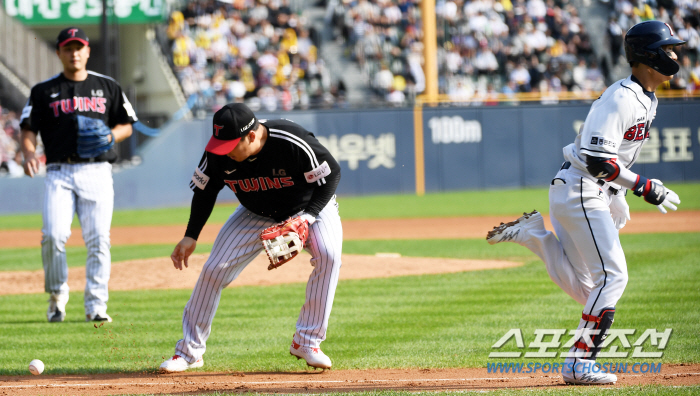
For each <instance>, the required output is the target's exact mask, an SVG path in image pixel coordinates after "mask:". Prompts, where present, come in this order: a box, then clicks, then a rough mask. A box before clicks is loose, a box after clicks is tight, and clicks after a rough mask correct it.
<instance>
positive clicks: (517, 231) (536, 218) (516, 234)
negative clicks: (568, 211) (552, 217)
mask: <svg viewBox="0 0 700 396" xmlns="http://www.w3.org/2000/svg"><path fill="white" fill-rule="evenodd" d="M535 228H539V229H542V230H544V229H545V228H544V219H543V218H542V214H540V212H538V211H536V210H533V211H532V212H530V213H523V215H522V216H520V217H519V218H518V219H517V220H514V221H511V222H509V223H501V225H499V226H496V227H493V230H491V231H489V233H488V234H486V241H488V243H490V244H491V245H495V244H497V243H499V242H515V243H520V242H522V241H523V234H524V233H525V232H526V231H527V230H530V229H535Z"/></svg>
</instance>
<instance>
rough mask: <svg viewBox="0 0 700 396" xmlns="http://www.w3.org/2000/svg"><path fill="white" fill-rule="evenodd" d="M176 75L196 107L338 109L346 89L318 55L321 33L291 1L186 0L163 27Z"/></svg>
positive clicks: (207, 108) (213, 108)
mask: <svg viewBox="0 0 700 396" xmlns="http://www.w3.org/2000/svg"><path fill="white" fill-rule="evenodd" d="M166 34H167V38H168V40H169V43H168V45H169V46H170V48H172V59H173V64H174V68H175V70H176V73H177V76H178V78H179V80H180V83H181V85H182V88H183V91H184V93H185V95H186V96H188V97H190V96H191V95H193V94H196V95H198V102H197V104H196V107H197V108H199V109H206V110H216V109H218V108H219V107H221V106H222V105H224V104H226V103H230V102H235V101H238V102H245V103H246V104H248V105H249V106H250V107H251V109H253V110H259V109H264V110H268V111H274V110H277V109H280V110H291V109H296V108H301V109H305V108H323V107H332V106H342V105H344V101H345V86H344V84H343V82H342V80H340V81H334V80H332V78H331V73H330V71H329V70H328V69H327V67H326V65H325V64H324V62H323V61H322V60H321V59H319V57H318V52H319V46H320V44H321V43H320V36H319V34H317V32H316V31H315V30H314V29H313V28H311V27H309V26H308V23H307V21H306V20H305V18H303V17H300V16H299V15H298V14H297V13H295V12H294V11H293V10H292V9H291V8H290V6H289V0H236V1H232V2H218V1H214V0H199V1H189V2H187V3H186V5H185V8H184V9H181V10H177V11H174V12H172V13H171V15H170V20H169V24H168V27H167V30H166Z"/></svg>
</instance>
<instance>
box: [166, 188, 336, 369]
mask: <svg viewBox="0 0 700 396" xmlns="http://www.w3.org/2000/svg"><path fill="white" fill-rule="evenodd" d="M273 224H275V221H274V220H272V219H270V218H268V217H262V216H258V215H256V214H254V213H252V212H251V211H249V210H248V209H246V208H244V207H243V205H239V206H238V207H237V208H236V210H235V211H234V212H233V214H232V215H231V217H229V219H228V220H227V221H226V223H225V224H224V226H223V227H222V228H221V230H220V231H219V234H218V235H217V237H216V240H215V241H214V246H213V247H212V251H211V254H210V255H209V258H208V259H207V262H206V263H205V264H204V267H203V268H202V272H201V274H200V275H199V280H198V281H197V285H196V286H195V287H194V290H193V291H192V295H191V296H190V299H189V301H188V302H187V305H185V310H184V312H183V315H182V332H183V339H181V340H179V341H178V342H177V345H176V346H175V354H176V355H180V356H182V357H184V358H185V360H187V361H189V362H194V361H196V360H197V359H199V358H200V357H202V355H203V354H204V352H205V350H206V341H207V339H208V338H209V334H210V332H211V324H212V321H213V320H214V315H215V313H216V309H217V307H218V306H219V301H220V299H221V291H222V290H223V289H224V288H225V287H226V286H228V284H229V283H231V282H233V281H234V280H235V279H236V278H237V277H238V275H239V274H240V273H241V272H242V271H243V270H244V269H245V267H246V266H248V264H250V263H251V262H252V261H253V259H254V258H255V257H257V256H258V254H260V252H262V250H263V247H262V243H260V240H259V239H258V236H259V234H260V231H262V230H264V229H265V228H267V227H269V226H271V225H273ZM342 243H343V230H342V225H341V222H340V216H339V215H338V206H337V204H336V202H335V199H331V201H330V202H329V203H328V205H326V207H325V208H324V209H323V210H322V211H321V213H319V215H318V217H317V218H316V222H314V224H312V225H311V226H310V227H309V238H308V240H307V244H306V247H305V249H306V250H307V251H309V252H310V253H311V264H312V265H313V266H314V269H313V271H312V272H311V275H310V276H309V280H308V282H307V284H306V300H305V302H304V305H303V306H302V307H301V312H300V313H299V318H298V320H297V324H296V332H295V333H294V341H295V342H296V343H297V344H299V345H302V346H311V347H319V345H320V344H321V342H322V341H323V340H325V339H326V330H327V328H328V318H329V317H330V314H331V308H332V307H333V298H334V296H335V289H336V286H337V285H338V276H339V274H340V266H341V259H340V255H341V250H342Z"/></svg>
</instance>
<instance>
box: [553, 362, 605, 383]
mask: <svg viewBox="0 0 700 396" xmlns="http://www.w3.org/2000/svg"><path fill="white" fill-rule="evenodd" d="M567 361H568V359H567ZM575 362H576V363H575V365H574V366H573V367H574V369H573V370H562V378H563V379H564V382H566V383H567V384H569V385H606V384H610V385H612V384H614V383H615V382H617V376H616V375H615V374H612V373H606V372H604V371H603V370H602V369H601V368H600V364H598V365H596V362H595V360H590V359H577V360H576V361H575ZM596 367H597V368H598V370H595V369H594V368H596Z"/></svg>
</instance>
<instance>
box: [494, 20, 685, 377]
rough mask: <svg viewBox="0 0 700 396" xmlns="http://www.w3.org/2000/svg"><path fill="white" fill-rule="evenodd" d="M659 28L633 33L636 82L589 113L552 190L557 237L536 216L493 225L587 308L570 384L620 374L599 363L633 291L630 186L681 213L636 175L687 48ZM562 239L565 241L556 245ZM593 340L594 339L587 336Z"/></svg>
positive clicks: (615, 89)
mask: <svg viewBox="0 0 700 396" xmlns="http://www.w3.org/2000/svg"><path fill="white" fill-rule="evenodd" d="M684 43H685V42H684V41H682V40H679V39H678V38H677V36H675V34H674V32H673V30H672V29H671V27H670V26H669V25H668V24H666V23H663V22H660V21H647V22H642V23H639V24H637V25H634V26H633V27H632V28H630V29H629V31H628V32H627V35H626V36H625V54H626V56H627V60H628V61H629V63H630V65H631V66H632V75H631V76H629V77H628V78H626V79H623V80H620V81H617V82H616V83H614V84H612V85H611V86H610V87H608V89H606V90H605V92H604V93H603V94H602V96H601V97H600V98H598V100H596V101H595V102H594V103H593V105H592V106H591V110H590V112H589V113H588V116H587V117H586V121H585V123H584V125H583V127H582V129H581V131H580V133H579V135H578V136H577V137H576V140H575V142H574V143H573V144H570V145H568V146H566V147H564V149H563V151H564V158H565V160H566V162H564V165H563V166H562V167H561V169H560V170H559V172H558V173H557V174H556V176H555V177H554V179H553V180H552V183H551V186H550V189H549V205H550V215H551V219H552V224H553V225H554V230H555V231H556V236H555V235H554V234H553V233H552V232H550V231H547V230H546V229H545V228H544V222H543V220H542V215H541V214H540V213H538V212H537V211H534V212H532V213H526V214H525V215H524V216H522V217H520V218H519V219H517V220H515V221H513V222H510V223H507V224H501V225H500V226H498V227H494V229H493V230H492V231H490V232H489V233H488V235H487V237H486V239H487V240H488V242H489V243H491V244H495V243H499V242H504V241H510V242H516V243H519V244H521V245H523V246H525V247H527V248H529V249H530V250H532V251H533V252H534V253H535V254H537V255H538V256H539V257H540V258H541V259H542V261H544V263H545V265H546V267H547V272H548V273H549V276H550V277H551V278H552V280H553V281H554V282H555V283H556V284H557V285H559V287H561V288H562V290H564V291H565V292H566V293H567V294H569V295H570V296H571V297H572V298H574V299H575V300H576V301H578V302H579V303H581V304H583V305H584V309H583V314H582V318H581V320H580V321H579V325H578V329H579V331H580V333H579V334H580V335H579V336H580V337H581V338H579V340H578V341H577V342H576V343H575V344H574V346H573V347H572V348H571V350H570V351H569V354H568V357H567V358H566V360H565V364H564V367H565V369H564V371H563V374H562V375H563V378H564V381H565V382H567V383H571V384H609V383H615V381H617V377H616V376H615V374H612V373H604V372H601V371H600V370H599V369H600V367H599V366H594V364H595V359H596V355H597V354H598V353H599V352H600V349H601V348H600V347H601V344H602V343H603V341H604V340H605V338H606V336H607V332H608V329H609V328H610V326H611V325H612V323H613V317H614V315H615V304H617V301H618V300H619V299H620V297H621V296H622V293H623V291H624V290H625V286H626V285H627V279H628V277H627V263H626V261H625V255H624V252H623V251H622V246H621V245H620V238H619V234H618V233H619V230H620V229H621V228H622V227H624V225H625V223H626V221H627V220H629V219H630V215H629V207H628V205H627V202H626V201H625V195H626V192H627V189H629V190H630V191H631V192H632V193H633V194H634V195H637V196H640V197H643V198H644V200H645V201H647V202H649V203H651V204H652V205H657V206H658V208H659V210H660V211H661V212H662V213H666V208H669V209H671V210H676V206H675V205H677V204H679V203H680V199H679V198H678V195H677V194H676V193H674V192H673V191H671V190H669V189H668V188H666V187H664V185H663V184H662V183H661V182H660V181H659V180H655V179H648V178H646V177H644V176H642V175H638V174H636V173H634V172H632V171H631V170H630V169H629V168H630V167H631V166H632V164H634V162H635V160H636V159H637V157H638V156H639V153H640V151H641V148H642V145H643V144H644V142H645V141H646V140H647V139H649V128H650V125H651V122H652V120H653V119H654V117H655V116H656V106H657V99H656V96H655V95H654V92H655V91H656V88H657V87H658V86H659V85H660V84H662V83H664V82H666V81H669V80H671V78H673V75H674V74H676V73H677V72H678V70H679V66H678V63H676V59H677V57H676V54H675V53H674V52H673V48H674V46H676V45H680V44H684ZM557 237H558V238H559V239H557ZM589 337H590V338H589Z"/></svg>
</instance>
